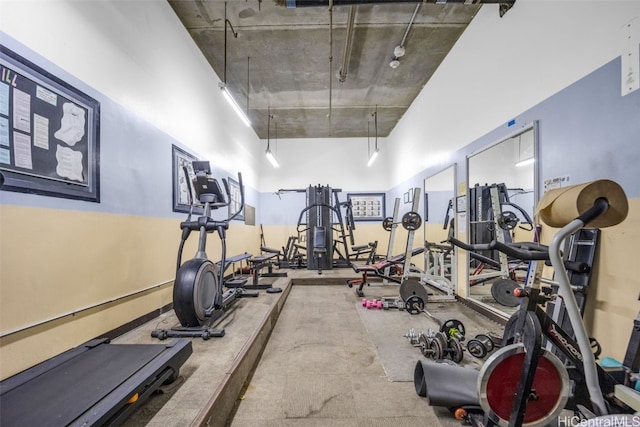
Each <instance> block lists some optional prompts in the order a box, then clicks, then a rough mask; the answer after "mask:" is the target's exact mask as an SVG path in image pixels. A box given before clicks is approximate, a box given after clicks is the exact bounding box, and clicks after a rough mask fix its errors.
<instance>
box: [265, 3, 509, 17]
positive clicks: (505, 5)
mask: <svg viewBox="0 0 640 427" xmlns="http://www.w3.org/2000/svg"><path fill="white" fill-rule="evenodd" d="M274 1H275V3H276V4H277V5H279V6H286V7H287V8H296V7H314V6H328V5H329V1H331V2H332V4H333V6H349V5H360V4H383V3H396V4H397V3H432V4H446V3H464V4H499V5H500V16H503V15H504V14H505V13H506V12H507V11H508V10H509V9H511V8H512V7H513V5H514V3H515V2H516V0H274Z"/></svg>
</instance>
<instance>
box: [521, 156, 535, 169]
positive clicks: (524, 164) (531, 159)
mask: <svg viewBox="0 0 640 427" xmlns="http://www.w3.org/2000/svg"><path fill="white" fill-rule="evenodd" d="M535 161H536V159H534V158H533V157H531V158H530V159H525V160H521V161H519V162H518V163H516V166H518V167H520V166H526V165H530V164H532V163H535Z"/></svg>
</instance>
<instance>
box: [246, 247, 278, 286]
mask: <svg viewBox="0 0 640 427" xmlns="http://www.w3.org/2000/svg"><path fill="white" fill-rule="evenodd" d="M279 254H280V251H277V252H267V253H266V254H262V255H260V256H256V257H253V258H251V259H249V260H248V261H249V263H250V264H251V276H252V277H253V282H252V283H251V284H250V285H245V288H246V289H268V288H271V287H272V284H265V283H260V280H259V278H260V277H287V273H274V272H273V262H272V260H273V258H276V257H278V256H279ZM265 267H267V273H260V271H261V270H262V269H263V268H265Z"/></svg>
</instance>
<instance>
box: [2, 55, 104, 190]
mask: <svg viewBox="0 0 640 427" xmlns="http://www.w3.org/2000/svg"><path fill="white" fill-rule="evenodd" d="M99 136H100V104H99V103H98V101H96V100H95V99H93V98H92V97H90V96H89V95H87V94H85V93H83V92H81V91H80V90H78V89H76V88H75V87H73V86H71V85H70V84H68V83H66V82H64V81H63V80H61V79H60V78H58V77H56V76H54V75H52V74H50V73H49V72H47V71H46V70H44V69H42V68H40V67H38V66H37V65H35V64H33V63H31V62H29V61H28V60H26V59H25V58H23V57H21V56H20V55H18V54H16V53H15V52H13V51H11V50H10V49H8V48H6V47H5V46H3V45H0V173H2V175H3V177H4V185H3V186H2V189H3V190H9V191H17V192H23V193H35V194H42V195H47V196H55V197H64V198H70V199H79V200H88V201H91V202H100V185H99V184H100V173H99V167H100V154H99V153H100V151H99V149H100V147H99Z"/></svg>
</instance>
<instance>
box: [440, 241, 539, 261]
mask: <svg viewBox="0 0 640 427" xmlns="http://www.w3.org/2000/svg"><path fill="white" fill-rule="evenodd" d="M449 242H451V244H453V245H454V246H457V247H459V248H462V249H464V250H467V251H470V252H477V251H490V250H494V249H495V250H497V251H500V252H502V253H505V254H507V255H508V256H510V257H512V258H517V259H521V260H523V261H548V260H549V248H548V247H547V246H545V245H540V244H538V243H530V242H519V243H501V242H498V241H497V240H492V241H491V242H490V243H474V244H469V243H465V242H463V241H460V240H458V239H456V238H455V237H450V238H449Z"/></svg>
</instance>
